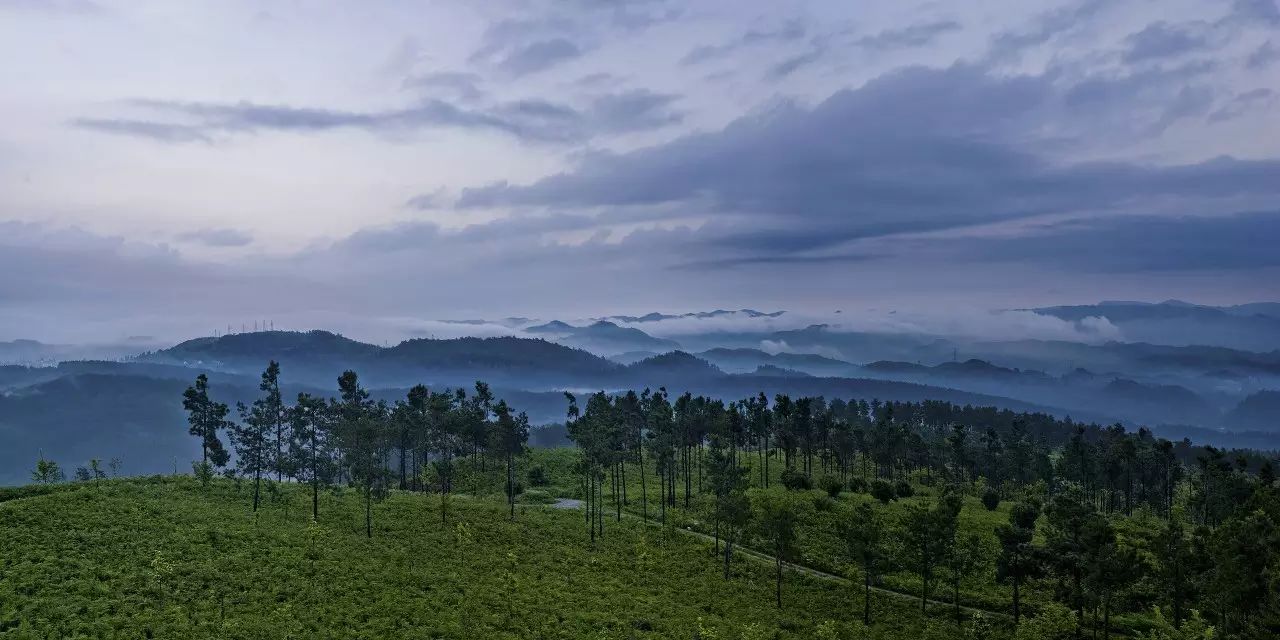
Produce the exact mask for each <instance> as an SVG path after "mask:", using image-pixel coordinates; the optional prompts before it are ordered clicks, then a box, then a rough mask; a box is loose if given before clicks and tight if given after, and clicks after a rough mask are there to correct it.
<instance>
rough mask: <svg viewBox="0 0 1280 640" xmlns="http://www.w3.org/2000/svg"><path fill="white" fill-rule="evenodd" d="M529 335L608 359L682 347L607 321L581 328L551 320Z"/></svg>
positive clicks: (533, 329)
mask: <svg viewBox="0 0 1280 640" xmlns="http://www.w3.org/2000/svg"><path fill="white" fill-rule="evenodd" d="M525 331H526V332H528V333H534V334H540V335H545V336H547V338H548V339H551V340H555V341H556V342H559V343H561V344H565V345H569V346H572V347H576V348H578V349H586V350H587V351H590V352H592V353H597V354H602V355H609V354H615V353H626V352H629V351H654V352H662V351H670V350H672V349H678V348H680V343H678V342H676V341H674V340H667V339H664V338H655V337H653V336H651V335H649V334H647V333H645V332H644V331H641V330H639V329H636V328H634V327H622V326H619V325H617V324H614V323H612V322H609V321H607V320H600V321H597V322H593V323H591V324H589V325H586V326H582V327H575V326H573V325H570V324H567V323H564V322H560V321H559V320H552V321H551V322H548V323H546V324H541V325H537V326H534V327H529V328H528V329H525Z"/></svg>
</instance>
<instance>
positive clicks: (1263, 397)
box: [1225, 390, 1280, 449]
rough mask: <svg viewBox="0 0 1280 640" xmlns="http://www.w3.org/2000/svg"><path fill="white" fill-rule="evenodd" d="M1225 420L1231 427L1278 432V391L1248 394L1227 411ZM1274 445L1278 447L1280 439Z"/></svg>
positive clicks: (1279, 423) (1279, 396)
mask: <svg viewBox="0 0 1280 640" xmlns="http://www.w3.org/2000/svg"><path fill="white" fill-rule="evenodd" d="M1225 422H1226V423H1227V426H1228V427H1230V428H1232V429H1242V430H1255V431H1265V432H1268V433H1280V391H1271V390H1266V391H1259V392H1257V393H1253V394H1250V395H1249V396H1248V397H1246V398H1245V399H1244V400H1241V401H1240V404H1238V405H1236V406H1235V407H1234V408H1233V409H1232V410H1231V411H1230V412H1228V413H1227V416H1226V419H1225ZM1274 446H1275V448H1277V449H1280V441H1277V442H1275V443H1274Z"/></svg>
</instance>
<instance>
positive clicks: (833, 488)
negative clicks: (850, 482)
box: [822, 476, 844, 498]
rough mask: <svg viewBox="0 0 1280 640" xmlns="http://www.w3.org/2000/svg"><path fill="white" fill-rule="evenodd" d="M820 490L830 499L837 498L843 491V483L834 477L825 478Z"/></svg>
mask: <svg viewBox="0 0 1280 640" xmlns="http://www.w3.org/2000/svg"><path fill="white" fill-rule="evenodd" d="M822 490H823V491H826V492H827V495H829V496H831V497H832V498H839V497H840V492H841V491H844V483H843V482H840V478H837V477H835V476H826V477H824V478H823V479H822Z"/></svg>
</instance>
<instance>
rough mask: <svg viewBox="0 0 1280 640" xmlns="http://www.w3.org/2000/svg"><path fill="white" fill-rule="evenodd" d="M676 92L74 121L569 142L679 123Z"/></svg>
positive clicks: (192, 105) (180, 107)
mask: <svg viewBox="0 0 1280 640" xmlns="http://www.w3.org/2000/svg"><path fill="white" fill-rule="evenodd" d="M674 100H675V97H674V96H669V95H661V94H654V93H651V92H647V91H642V90H637V91H631V92H624V93H619V94H605V95H601V96H597V97H596V98H595V99H594V100H592V102H591V103H590V104H589V105H588V106H587V107H586V108H585V109H582V110H579V109H575V108H574V107H571V106H569V105H566V104H561V103H555V102H550V101H546V100H537V99H527V100H516V101H511V102H502V103H496V104H492V105H488V106H478V107H474V108H472V107H465V108H464V107H462V106H459V105H457V104H454V103H452V102H448V101H445V100H440V99H426V100H422V101H420V102H418V103H417V104H416V105H414V106H412V107H408V108H405V109H398V110H391V111H379V112H353V111H340V110H332V109H320V108H308V107H287V106H274V105H261V104H255V103H251V102H239V103H234V104H220V103H203V102H168V101H160V100H137V101H133V103H132V104H133V105H134V106H135V107H140V108H144V109H147V110H151V111H156V112H159V113H161V114H165V115H169V116H174V117H178V118H182V119H184V121H183V122H180V123H174V122H164V121H148V120H139V119H133V118H130V119H109V118H81V119H78V120H74V121H73V122H72V124H73V125H75V126H78V127H81V128H85V129H90V130H95V131H102V132H107V133H116V134H122V135H132V136H138V137H144V138H149V139H152V140H157V141H161V142H192V141H202V142H209V141H212V140H213V139H214V137H215V136H217V135H219V134H233V133H254V132H258V131H294V132H309V131H326V130H332V129H341V128H353V129H363V130H366V131H372V132H405V131H413V130H418V129H430V128H445V127H450V128H460V129H474V130H489V131H497V132H501V133H505V134H509V135H513V136H515V137H518V138H521V139H525V140H529V141H534V142H574V141H581V140H585V139H588V138H590V137H591V136H594V135H600V134H610V133H619V132H626V131H635V130H643V129H652V128H656V127H660V126H665V125H667V124H670V123H673V122H678V121H679V120H680V114H679V113H678V112H676V111H674V110H673V109H672V108H671V105H672V103H673V102H674Z"/></svg>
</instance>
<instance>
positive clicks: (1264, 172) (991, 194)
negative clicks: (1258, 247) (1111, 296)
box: [458, 66, 1280, 260]
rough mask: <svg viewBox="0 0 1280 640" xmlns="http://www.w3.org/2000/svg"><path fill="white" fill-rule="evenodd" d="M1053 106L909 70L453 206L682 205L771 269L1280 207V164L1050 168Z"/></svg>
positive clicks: (941, 73)
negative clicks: (1098, 222) (887, 241)
mask: <svg viewBox="0 0 1280 640" xmlns="http://www.w3.org/2000/svg"><path fill="white" fill-rule="evenodd" d="M1058 99H1060V98H1059V96H1057V95H1056V89H1055V88H1054V86H1053V85H1052V83H1051V82H1050V81H1049V79H1047V78H1045V77H996V76H991V75H987V74H986V73H984V72H983V71H982V70H981V69H978V68H974V67H966V66H956V67H952V68H950V69H945V70H929V69H920V68H916V69H909V70H904V71H900V72H896V73H892V74H888V75H886V76H882V77H881V78H879V79H876V80H874V81H872V82H870V83H868V84H867V85H865V86H864V87H862V88H860V89H857V90H847V91H842V92H839V93H837V94H835V95H834V96H832V97H831V98H829V99H827V100H826V101H825V102H823V103H821V104H819V105H817V106H816V107H814V108H813V109H800V108H796V107H787V108H782V109H780V110H778V111H776V112H773V113H769V114H766V115H763V116H758V117H750V118H743V119H741V120H739V121H736V122H734V123H732V124H730V125H729V126H728V127H726V128H725V129H724V130H722V131H719V132H715V133H707V134H698V135H690V136H686V137H684V138H681V139H678V140H675V141H673V142H670V143H668V144H664V145H660V146H657V147H651V148H648V149H642V150H638V151H634V152H630V153H625V154H613V155H609V154H601V155H597V156H593V157H592V158H590V161H589V162H584V163H583V164H582V165H581V166H579V167H578V168H576V169H574V170H572V171H569V172H566V173H563V174H560V175H555V176H551V177H548V178H545V179H543V180H540V181H537V182H534V183H532V184H528V185H519V186H517V185H509V184H497V185H490V186H486V187H478V188H472V189H467V190H464V191H463V193H462V195H461V197H460V199H459V202H458V205H459V206H461V207H464V208H465V207H479V206H484V207H500V206H511V207H529V208H557V209H560V208H569V209H574V208H577V209H584V210H593V209H608V208H610V207H643V206H658V205H671V206H672V207H673V208H677V209H678V208H681V206H682V207H683V209H685V210H694V211H702V212H704V213H706V214H708V215H713V216H715V217H716V218H717V219H721V220H726V221H729V220H739V221H741V222H734V223H732V224H740V225H741V228H743V229H745V230H746V232H747V233H748V235H749V234H751V233H757V238H756V239H755V240H754V241H753V240H752V238H750V237H745V238H744V237H737V238H735V237H734V236H733V235H732V234H726V235H724V236H722V237H718V238H717V237H713V238H711V239H710V240H708V241H709V242H711V243H712V244H716V245H718V246H719V247H720V248H721V249H723V250H725V251H726V252H728V253H730V254H731V256H730V257H735V258H741V257H742V256H743V255H748V256H756V257H757V258H758V259H760V260H776V259H778V258H777V256H780V255H788V256H796V255H802V254H805V253H806V252H808V253H812V251H813V250H814V249H817V248H822V247H823V246H827V245H830V244H832V243H836V242H841V241H849V240H854V239H858V238H868V237H875V236H882V235H887V234H894V233H903V232H918V231H929V230H938V229H947V228H953V227H961V226H967V225H972V224H978V223H986V222H992V221H998V220H1008V219H1014V218H1023V217H1031V216H1038V215H1043V214H1050V213H1073V212H1081V211H1097V210H1111V209H1125V208H1130V207H1133V206H1135V203H1141V202H1147V201H1150V202H1164V201H1166V200H1170V199H1171V200H1175V201H1178V200H1183V199H1185V201H1186V202H1187V203H1192V202H1204V201H1206V200H1212V199H1215V198H1251V199H1253V200H1261V201H1264V202H1275V201H1277V199H1278V198H1280V183H1277V182H1276V181H1275V180H1274V176H1275V175H1280V161H1276V160H1260V161H1239V160H1233V159H1230V158H1222V159H1218V160H1214V161H1210V162H1204V163H1198V164H1190V165H1183V166H1167V167H1158V166H1146V165H1138V164H1130V163H1122V162H1110V163H1088V164H1076V165H1070V164H1067V165H1063V164H1055V163H1052V162H1050V161H1049V160H1047V159H1045V158H1043V157H1041V156H1040V155H1038V154H1037V152H1036V144H1035V143H1034V141H1033V140H1027V138H1026V137H1027V136H1028V135H1029V134H1030V132H1031V129H1032V128H1033V126H1034V125H1033V123H1034V122H1035V119H1034V118H1033V117H1032V116H1034V115H1035V110H1036V109H1037V108H1038V107H1040V106H1042V105H1043V104H1045V103H1048V102H1053V101H1055V100H1058ZM939 105H946V108H939ZM1022 121H1026V122H1025V123H1024V124H1019V122H1022ZM744 216H745V217H747V218H754V219H755V220H756V221H755V222H751V221H743V217H744ZM726 224H729V222H726ZM778 228H804V229H808V230H811V231H812V232H813V233H811V234H801V235H800V236H796V237H794V238H790V239H788V238H787V237H785V236H784V237H783V239H782V240H779V241H776V242H773V241H770V240H769V239H770V238H775V236H774V234H775V233H776V232H774V231H771V230H770V229H778ZM818 236H820V241H819V237H818ZM775 240H776V238H775ZM753 242H754V244H753Z"/></svg>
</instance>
